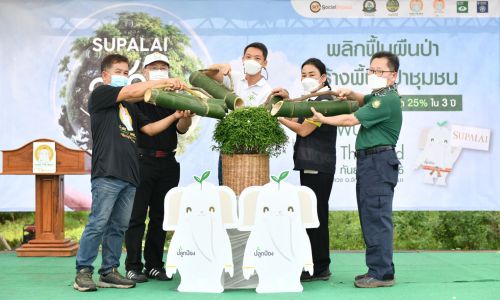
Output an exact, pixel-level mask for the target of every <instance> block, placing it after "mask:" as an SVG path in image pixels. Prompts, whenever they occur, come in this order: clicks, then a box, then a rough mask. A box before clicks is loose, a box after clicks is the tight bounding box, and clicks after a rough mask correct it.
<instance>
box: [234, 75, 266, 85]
mask: <svg viewBox="0 0 500 300" xmlns="http://www.w3.org/2000/svg"><path fill="white" fill-rule="evenodd" d="M240 81H241V82H242V83H244V86H245V87H247V88H251V87H252V86H259V87H262V86H264V85H265V84H266V79H265V78H264V76H262V78H260V80H259V81H257V83H255V84H252V85H249V84H248V81H247V79H246V78H245V75H244V74H243V77H242V78H241V79H240Z"/></svg>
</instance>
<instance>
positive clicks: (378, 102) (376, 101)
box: [372, 99, 382, 108]
mask: <svg viewBox="0 0 500 300" xmlns="http://www.w3.org/2000/svg"><path fill="white" fill-rule="evenodd" d="M380 104H382V102H380V100H379V99H375V100H373V101H372V107H373V108H379V107H380Z"/></svg>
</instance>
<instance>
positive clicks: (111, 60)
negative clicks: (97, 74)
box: [101, 54, 128, 72]
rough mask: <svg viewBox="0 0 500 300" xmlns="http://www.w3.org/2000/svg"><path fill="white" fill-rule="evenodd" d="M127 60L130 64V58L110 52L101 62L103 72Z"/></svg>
mask: <svg viewBox="0 0 500 300" xmlns="http://www.w3.org/2000/svg"><path fill="white" fill-rule="evenodd" d="M120 62H125V63H127V64H128V58H126V57H125V56H123V55H121V54H109V55H106V57H104V58H103V60H102V62H101V72H102V71H104V70H107V69H109V68H111V66H112V65H113V64H116V63H120Z"/></svg>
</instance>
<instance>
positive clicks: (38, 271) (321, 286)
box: [0, 251, 500, 300]
mask: <svg viewBox="0 0 500 300" xmlns="http://www.w3.org/2000/svg"><path fill="white" fill-rule="evenodd" d="M124 258H125V255H122V262H123V260H124ZM394 262H395V265H396V285H395V286H394V287H391V288H378V289H358V288H355V287H354V286H353V277H354V276H355V275H356V274H361V273H364V272H365V271H366V270H365V268H364V254H363V253H359V252H333V253H332V265H331V270H332V272H333V276H332V277H331V278H330V280H329V281H320V282H306V283H303V286H304V291H303V292H302V293H287V294H256V293H255V290H232V291H226V292H224V293H223V294H190V293H179V292H177V291H176V287H177V286H178V284H179V276H178V274H176V278H175V279H174V280H173V281H170V282H158V281H150V282H147V283H142V284H138V285H137V287H136V288H133V289H127V290H120V289H98V291H97V292H92V293H80V292H77V291H75V290H74V289H73V287H72V285H73V280H74V276H75V271H74V265H75V257H57V258H54V257H39V258H31V257H22V258H20V257H17V256H16V255H15V253H13V252H0V268H1V269H0V299H50V300H58V299H106V300H112V299H120V300H125V299H156V300H160V299H176V300H182V299H237V300H243V299H252V300H255V299H280V300H281V299H314V300H320V299H329V300H330V299H384V300H388V299H398V300H400V299H404V300H411V299H419V300H420V299H425V300H430V299H440V300H443V299H444V300H463V299H481V300H486V299H497V300H498V299H500V251H496V252H398V253H395V254H394ZM99 263H100V257H99V258H98V261H97V263H96V264H95V266H99ZM120 272H122V274H124V268H123V266H121V267H120ZM94 280H97V275H96V274H94Z"/></svg>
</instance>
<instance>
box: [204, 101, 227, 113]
mask: <svg viewBox="0 0 500 300" xmlns="http://www.w3.org/2000/svg"><path fill="white" fill-rule="evenodd" d="M207 102H209V103H215V104H217V105H220V106H221V107H222V108H223V109H224V111H225V112H227V111H228V109H227V105H226V101H224V100H222V99H215V98H208V99H207Z"/></svg>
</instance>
